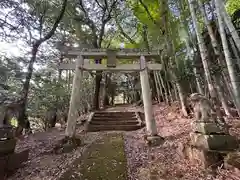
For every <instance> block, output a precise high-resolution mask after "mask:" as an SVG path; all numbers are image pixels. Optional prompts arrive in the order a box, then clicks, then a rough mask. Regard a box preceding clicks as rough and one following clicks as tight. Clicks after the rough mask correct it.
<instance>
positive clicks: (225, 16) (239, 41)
mask: <svg viewBox="0 0 240 180" xmlns="http://www.w3.org/2000/svg"><path fill="white" fill-rule="evenodd" d="M215 4H216V8H217V6H218V8H219V14H218V16H221V17H222V18H223V20H224V22H225V24H226V25H227V28H228V29H229V31H230V34H231V36H232V38H233V40H234V42H235V44H236V46H237V48H238V51H239V52H240V38H239V35H238V33H237V30H236V28H235V27H234V25H233V23H232V20H231V18H230V16H229V15H228V14H227V11H226V9H225V7H224V5H223V2H222V0H215Z"/></svg>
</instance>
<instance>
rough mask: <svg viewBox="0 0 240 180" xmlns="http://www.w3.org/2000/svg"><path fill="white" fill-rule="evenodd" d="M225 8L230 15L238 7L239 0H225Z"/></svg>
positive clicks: (239, 5) (239, 4)
mask: <svg viewBox="0 0 240 180" xmlns="http://www.w3.org/2000/svg"><path fill="white" fill-rule="evenodd" d="M226 9H227V12H228V13H229V14H230V15H232V14H233V13H234V12H235V11H236V10H239V9H240V0H227V3H226Z"/></svg>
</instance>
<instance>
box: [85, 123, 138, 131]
mask: <svg viewBox="0 0 240 180" xmlns="http://www.w3.org/2000/svg"><path fill="white" fill-rule="evenodd" d="M140 128H142V126H140V125H117V126H116V125H92V124H89V125H88V127H87V131H88V132H96V131H135V130H138V129H140Z"/></svg>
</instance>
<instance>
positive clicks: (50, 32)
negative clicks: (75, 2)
mask: <svg viewBox="0 0 240 180" xmlns="http://www.w3.org/2000/svg"><path fill="white" fill-rule="evenodd" d="M66 6H67V0H63V4H62V7H61V11H60V13H59V15H58V17H57V19H56V21H55V23H54V24H53V27H52V29H51V30H50V31H49V32H48V33H47V34H46V35H45V36H44V37H43V38H41V39H40V40H39V43H40V44H41V43H42V42H44V41H46V40H48V39H50V38H51V37H52V36H53V35H54V33H55V31H56V29H57V27H58V24H59V23H60V21H61V20H62V18H63V16H64V13H65V10H66Z"/></svg>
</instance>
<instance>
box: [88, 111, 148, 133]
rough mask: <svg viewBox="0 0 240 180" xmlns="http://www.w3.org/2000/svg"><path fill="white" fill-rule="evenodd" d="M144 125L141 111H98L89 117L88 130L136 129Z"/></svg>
mask: <svg viewBox="0 0 240 180" xmlns="http://www.w3.org/2000/svg"><path fill="white" fill-rule="evenodd" d="M143 126H144V123H143V122H142V120H141V115H140V113H139V112H113V111H97V112H94V113H93V114H92V115H91V117H90V118H89V120H88V122H87V127H86V130H87V131H88V132H96V131H134V130H138V129H140V128H142V127H143Z"/></svg>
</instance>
